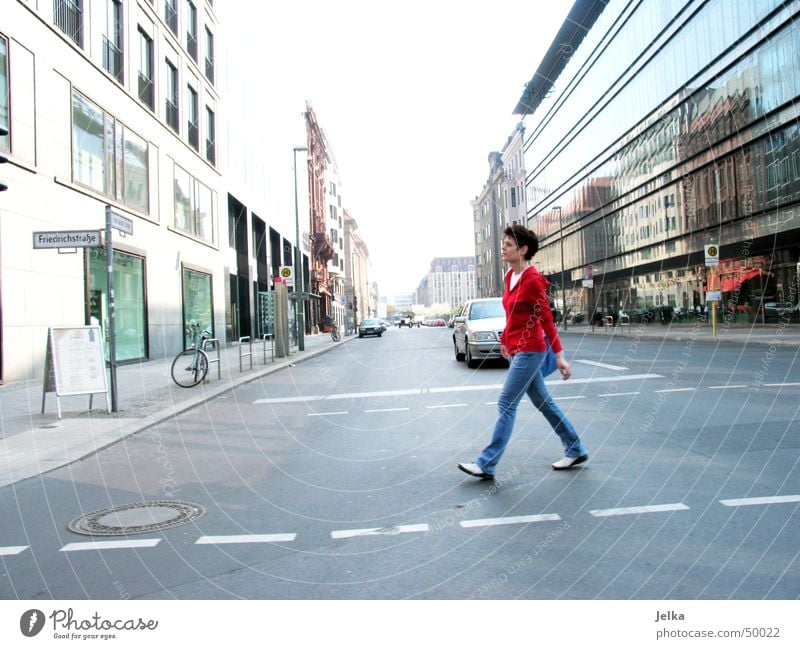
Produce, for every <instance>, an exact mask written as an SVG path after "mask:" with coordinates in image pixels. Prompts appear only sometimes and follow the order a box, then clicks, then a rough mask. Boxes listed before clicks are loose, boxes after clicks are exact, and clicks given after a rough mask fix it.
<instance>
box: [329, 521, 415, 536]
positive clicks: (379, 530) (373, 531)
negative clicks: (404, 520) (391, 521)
mask: <svg viewBox="0 0 800 649" xmlns="http://www.w3.org/2000/svg"><path fill="white" fill-rule="evenodd" d="M429 530H430V526H429V525H428V524H427V523H421V524H418V525H396V526H390V527H370V528H367V529H363V530H336V531H334V532H331V538H332V539H350V538H353V537H355V536H376V535H385V536H394V535H395V534H408V533H411V532H428V531H429Z"/></svg>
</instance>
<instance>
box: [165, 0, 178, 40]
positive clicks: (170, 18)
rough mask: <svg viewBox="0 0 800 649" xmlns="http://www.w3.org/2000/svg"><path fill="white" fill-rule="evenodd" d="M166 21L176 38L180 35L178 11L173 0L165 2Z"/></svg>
mask: <svg viewBox="0 0 800 649" xmlns="http://www.w3.org/2000/svg"><path fill="white" fill-rule="evenodd" d="M164 21H165V22H166V23H167V26H168V27H169V28H170V29H171V30H172V33H173V34H175V36H177V35H178V10H177V9H176V8H175V6H174V2H173V1H172V0H164Z"/></svg>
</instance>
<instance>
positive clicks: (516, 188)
mask: <svg viewBox="0 0 800 649" xmlns="http://www.w3.org/2000/svg"><path fill="white" fill-rule="evenodd" d="M524 139H525V125H524V124H522V122H520V123H519V124H517V126H516V128H515V129H514V132H513V133H512V134H511V135H510V136H509V138H508V141H507V142H506V145H505V146H504V147H503V150H502V151H501V152H500V158H501V160H502V162H503V183H502V191H503V212H504V214H505V225H515V224H517V223H519V224H524V223H525V222H526V219H527V208H526V204H525V158H524V155H523V151H522V145H523V142H524ZM501 234H502V233H501Z"/></svg>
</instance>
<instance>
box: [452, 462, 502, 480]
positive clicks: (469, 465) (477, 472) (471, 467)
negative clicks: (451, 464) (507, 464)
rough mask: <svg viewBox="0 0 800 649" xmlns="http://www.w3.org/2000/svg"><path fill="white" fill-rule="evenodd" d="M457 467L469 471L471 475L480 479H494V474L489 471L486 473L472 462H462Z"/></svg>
mask: <svg viewBox="0 0 800 649" xmlns="http://www.w3.org/2000/svg"><path fill="white" fill-rule="evenodd" d="M458 468H459V469H461V470H462V471H463V472H464V473H469V474H470V475H471V476H474V477H476V478H480V479H481V480H494V476H493V475H492V474H491V473H486V472H485V471H484V470H483V469H481V468H480V467H479V466H478V465H477V464H475V463H474V462H462V463H461V464H459V465H458Z"/></svg>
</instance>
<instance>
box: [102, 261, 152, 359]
mask: <svg viewBox="0 0 800 649" xmlns="http://www.w3.org/2000/svg"><path fill="white" fill-rule="evenodd" d="M88 250H89V278H88V283H89V305H88V312H89V324H93V325H100V328H101V329H102V331H103V339H104V341H105V354H106V359H107V358H108V357H109V354H108V272H107V266H108V264H107V263H106V251H105V248H89V249H88ZM144 287H145V277H144V259H142V258H141V257H136V256H134V255H129V254H127V253H124V252H119V251H117V250H115V251H114V295H115V303H114V306H115V309H114V319H115V321H116V356H117V361H120V362H122V361H134V360H141V359H144V358H147V319H146V317H145V314H146V306H145V301H144Z"/></svg>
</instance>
